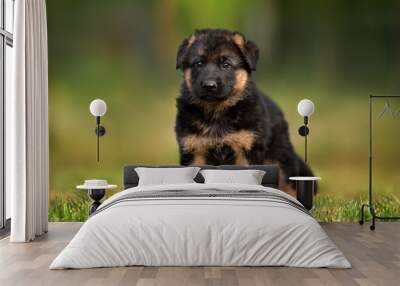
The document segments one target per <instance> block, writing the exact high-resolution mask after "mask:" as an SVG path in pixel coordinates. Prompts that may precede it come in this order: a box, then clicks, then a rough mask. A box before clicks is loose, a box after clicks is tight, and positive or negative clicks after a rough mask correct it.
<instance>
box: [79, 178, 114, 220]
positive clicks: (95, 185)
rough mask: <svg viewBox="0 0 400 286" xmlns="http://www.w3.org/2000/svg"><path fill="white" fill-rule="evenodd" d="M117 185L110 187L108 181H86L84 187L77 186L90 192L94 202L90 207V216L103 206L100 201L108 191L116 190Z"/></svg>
mask: <svg viewBox="0 0 400 286" xmlns="http://www.w3.org/2000/svg"><path fill="white" fill-rule="evenodd" d="M116 187H117V185H110V184H108V183H107V181H106V180H96V179H93V180H85V183H84V184H83V185H79V186H76V188H77V189H79V190H88V195H89V197H90V198H91V199H92V200H93V203H92V204H91V206H90V207H89V215H91V214H92V213H94V212H95V211H96V209H97V208H98V207H99V206H100V205H101V202H100V200H101V199H102V198H103V197H104V195H105V194H106V190H110V189H115V188H116Z"/></svg>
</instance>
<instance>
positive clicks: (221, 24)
mask: <svg viewBox="0 0 400 286" xmlns="http://www.w3.org/2000/svg"><path fill="white" fill-rule="evenodd" d="M377 5H378V4H377ZM376 8H377V7H374V6H373V5H367V4H364V3H358V2H354V3H347V4H346V5H337V4H336V2H335V1H328V2H324V3H316V1H313V2H308V3H304V2H300V1H299V3H297V2H293V3H290V4H288V3H284V2H282V1H269V0H252V1H247V2H246V4H244V3H243V1H239V0H221V1H213V0H205V1H179V0H177V1H155V0H150V1H133V0H123V1H118V3H116V2H115V1H107V0H96V1H94V0H86V1H70V0H69V1H67V0H59V1H49V2H48V3H47V10H48V38H49V112H50V167H51V170H50V172H51V174H50V175H51V182H50V186H51V190H50V204H49V205H50V209H49V219H50V220H52V221H73V220H85V219H86V218H87V210H88V207H89V204H90V203H91V202H90V200H89V199H88V196H87V193H86V191H77V190H76V189H75V187H76V185H78V184H80V183H82V182H84V181H85V180H89V179H94V178H98V179H104V180H107V182H109V183H110V184H116V185H118V188H116V189H115V190H113V191H110V192H107V195H110V194H112V193H113V192H117V191H120V190H121V188H122V168H123V166H124V165H126V164H149V165H162V164H195V163H199V164H203V163H211V164H219V163H224V164H232V163H234V164H246V163H257V164H262V163H264V162H270V161H274V162H278V163H280V165H281V168H282V170H283V171H284V172H283V173H282V174H283V177H282V183H283V185H284V186H286V187H288V189H290V188H292V189H293V184H292V185H291V184H290V182H289V181H288V179H287V178H288V177H289V176H292V175H299V174H300V175H301V174H306V175H315V176H318V177H321V178H322V179H321V181H319V183H318V194H317V195H316V197H315V208H314V209H313V210H312V212H313V214H314V215H315V216H316V217H317V219H319V220H321V221H358V219H359V218H358V215H359V209H360V207H361V205H362V203H363V202H365V201H366V200H367V198H368V108H367V106H368V98H369V94H371V93H375V92H376V93H379V94H396V93H397V94H399V93H400V86H399V81H398V74H399V70H400V54H399V53H398V51H399V50H400V42H399V41H395V40H394V39H396V38H397V35H398V29H397V27H398V26H399V24H400V23H399V17H398V13H397V11H398V5H397V3H395V1H384V2H382V3H379V11H381V13H376ZM354 11H357V19H358V20H357V21H354ZM71 15H74V17H73V18H71ZM370 23H374V24H373V25H371V24H370ZM205 28H212V29H217V28H218V29H224V30H225V29H226V30H229V31H231V32H233V31H238V32H239V33H237V34H234V33H232V34H229V33H231V32H226V33H228V37H230V38H231V39H232V40H230V41H229V44H228V43H224V42H220V40H219V39H218V40H217V38H216V37H214V36H210V35H209V36H210V37H209V39H211V38H212V39H213V40H207V37H208V36H207V37H205V38H203V39H201V40H200V38H197V37H196V36H195V38H194V39H193V38H192V35H193V32H194V31H195V30H202V29H205ZM198 33H199V34H198V36H200V34H202V32H198ZM207 33H208V32H207ZM211 33H213V32H211ZM221 33H222V32H221ZM223 33H225V32H223ZM223 33H222V34H223ZM203 34H204V32H203ZM195 35H196V33H195ZM225 36H226V35H225ZM185 39H186V40H185ZM214 40H215V41H214ZM217 42H218V44H220V45H221V48H222V47H224V49H220V51H219V52H217V53H214V52H211V54H208V51H207V49H206V48H207V47H208V46H209V45H211V46H213V45H214V44H216V43H217ZM199 43H201V45H200V44H199ZM214 46H215V45H214ZM202 49H203V50H202ZM215 50H218V49H215ZM222 50H224V52H226V53H227V54H222ZM177 51H179V52H178V56H177ZM213 53H214V54H213ZM212 54H213V55H212ZM217 55H218V56H217ZM199 56H200V58H199ZM213 56H215V57H214V58H213ZM211 58H213V60H214V62H213V65H211V66H210V65H209V63H210V62H212V60H211V61H210V60H209V59H211ZM217 58H218V61H216V60H217ZM217 65H218V73H215V70H214V73H213V72H211V71H212V70H213V68H214V67H215V66H217ZM188 66H190V69H188V68H187V67H188ZM177 67H178V69H176V68H177ZM185 67H186V68H185ZM189 70H190V72H189ZM201 71H203V72H204V71H205V72H204V73H203V72H201ZM210 74H211V75H212V74H213V76H210ZM244 87H246V88H244ZM249 87H250V88H249ZM261 91H262V93H261ZM243 92H245V93H246V94H247V93H249V94H251V96H250V98H253V99H254V100H255V103H254V102H253V103H248V104H243V105H240V108H239V107H238V108H237V110H236V111H235V112H232V113H231V114H229V115H228V116H223V117H219V118H215V117H213V115H218V114H219V112H215V111H216V110H223V109H224V108H226V107H227V106H228V107H229V105H232V104H233V105H236V103H237V99H238V98H239V99H240V96H241V95H242V94H243ZM210 94H211V95H213V97H212V98H207V97H209V96H210ZM228 95H230V96H228ZM232 95H233V96H232ZM219 96H220V97H224V98H222V100H221V102H224V104H222V105H219V104H215V103H214V102H213V100H214V99H215V98H216V97H219ZM225 97H226V98H225ZM304 98H308V99H311V100H312V101H313V102H314V103H315V106H316V107H317V112H315V114H314V115H313V116H312V117H310V118H308V121H307V124H308V126H309V128H310V129H311V130H312V132H311V133H310V134H309V135H308V136H307V138H308V144H307V145H308V146H307V150H308V151H307V165H306V164H305V163H304V161H305V160H304V159H305V158H304V137H302V136H300V135H299V133H298V127H299V126H300V125H302V124H303V120H304V118H302V117H301V116H299V114H298V112H297V104H298V103H299V102H300V100H302V99H304ZM94 99H102V100H104V101H105V102H106V103H107V114H106V115H105V116H103V117H101V125H102V126H105V127H106V128H107V134H106V136H102V137H101V139H100V142H101V148H100V150H101V151H100V152H101V156H100V160H99V162H97V149H96V148H95V147H96V146H97V139H98V138H97V137H96V136H95V135H96V134H95V133H94V131H93V130H94V128H95V125H94V123H95V122H94V118H93V115H92V114H90V112H89V109H88V107H89V104H90V103H91V102H92V101H93V100H94ZM188 99H189V100H188ZM217 101H218V100H217ZM188 102H189V103H188ZM193 102H197V104H195V106H194V105H193V104H192V103H193ZM240 102H241V104H242V103H244V102H242V101H241V100H240ZM377 108H378V107H377ZM199 109H201V112H200V113H199ZM207 110H208V112H209V116H205V115H206V114H207ZM210 111H212V112H210ZM375 114H376V115H377V116H378V117H379V118H380V121H381V122H382V126H380V127H382V128H377V131H376V133H375V135H376V138H378V139H377V140H376V142H375V143H374V144H375V146H374V147H375V148H376V150H377V152H378V153H379V157H380V158H382V159H381V161H379V162H377V163H376V166H375V169H374V170H375V171H374V172H376V175H377V177H378V178H379V180H376V182H375V184H376V188H377V189H379V191H377V192H375V198H376V200H377V201H376V208H377V209H380V210H381V211H382V212H384V213H383V214H382V215H385V216H386V215H393V214H397V213H400V203H399V199H398V197H399V195H400V189H399V188H398V184H397V185H396V183H395V182H396V178H398V172H399V169H398V167H397V165H398V159H399V158H398V157H396V156H397V154H398V152H397V149H398V134H399V132H398V131H399V129H398V128H399V124H398V120H397V119H399V118H400V107H399V106H398V105H397V104H396V103H395V102H393V101H387V102H386V104H385V103H383V106H382V105H380V106H379V110H376V113H375ZM210 115H211V116H210ZM389 115H390V116H389ZM217 117H218V116H217ZM389 117H390V119H393V118H394V119H396V120H390V121H389V120H387V119H388V118H389ZM213 120H214V122H218V124H213V123H212V121H213ZM383 123H385V124H383ZM215 126H218V127H215ZM238 126H239V127H238ZM272 126H274V127H276V128H275V129H274V130H272V129H273V128H272ZM193 130H195V132H193ZM227 130H228V131H229V132H226V131H227ZM210 134H211V135H213V136H210ZM271 134H273V135H271ZM194 135H196V136H197V137H196V136H194ZM214 135H216V136H214ZM210 138H218V140H214V139H210ZM267 147H268V148H269V149H270V150H267V152H266V149H267ZM311 170H312V171H311ZM284 188H285V187H284ZM382 205H384V206H385V207H384V208H382Z"/></svg>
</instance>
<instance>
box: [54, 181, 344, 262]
mask: <svg viewBox="0 0 400 286" xmlns="http://www.w3.org/2000/svg"><path fill="white" fill-rule="evenodd" d="M208 189H213V190H214V191H215V190H218V191H239V190H241V191H243V190H244V191H245V190H262V191H265V192H267V193H269V194H277V195H279V196H284V197H286V198H288V199H290V200H292V201H293V202H297V201H296V200H294V199H293V198H291V197H290V196H288V195H286V194H285V193H283V192H281V191H279V190H276V189H272V188H266V187H262V186H254V185H231V184H207V185H205V184H185V185H182V184H180V185H164V186H146V187H136V188H131V189H127V190H125V191H123V192H120V193H118V194H116V195H114V196H112V197H110V198H109V199H108V200H106V201H105V202H104V203H103V204H102V205H101V206H100V208H99V210H101V209H102V208H103V210H102V211H99V212H98V213H97V214H95V215H94V216H92V217H90V218H89V219H88V221H87V222H86V223H85V224H84V225H83V226H82V227H81V229H80V230H79V232H78V233H77V234H76V235H75V237H74V238H73V239H72V241H71V242H70V243H69V244H68V245H67V247H65V249H64V250H63V251H62V252H61V253H60V254H59V255H58V256H57V257H56V259H55V260H54V261H53V263H52V264H51V265H50V269H63V268H91V267H112V266H126V265H146V266H189V265H190V266H193V265H214V266H216V265H218V266H240V265H247V266H294V267H333V268H349V267H351V266H350V263H349V262H348V261H347V259H346V258H345V257H344V255H343V254H342V252H341V251H340V250H338V248H337V247H336V245H335V244H334V243H333V242H332V241H331V239H330V238H329V237H328V236H327V234H326V233H325V231H324V230H323V229H322V228H321V226H320V225H319V224H318V223H317V222H316V221H315V220H314V219H313V218H312V217H311V216H310V215H308V214H306V213H304V212H302V211H301V210H299V209H298V208H296V207H293V206H291V205H290V204H285V203H281V202H278V201H274V200H264V199H262V198H250V197H249V198H245V197H240V198H236V197H234V196H233V197H223V198H221V197H182V198H179V197H173V198H151V199H138V200H125V201H124V200H121V198H122V197H124V196H129V194H130V193H132V192H145V191H165V190H192V191H193V190H198V191H199V192H200V191H202V192H206V191H207V190H208ZM135 194H136V193H135ZM116 200H117V201H118V203H114V204H113V202H115V201H116ZM119 200H121V201H119ZM297 203H298V202H297ZM107 206H108V207H107Z"/></svg>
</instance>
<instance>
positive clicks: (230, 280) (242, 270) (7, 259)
mask: <svg viewBox="0 0 400 286" xmlns="http://www.w3.org/2000/svg"><path fill="white" fill-rule="evenodd" d="M80 226H81V224H80V223H50V228H49V233H48V234H47V235H45V236H43V237H42V238H40V239H38V240H36V241H34V242H32V243H22V244H11V243H9V241H8V238H5V239H3V240H1V241H0V285H1V286H9V285H10V286H17V285H29V286H34V285H40V286H42V285H57V286H61V285H68V286H75V285H85V286H87V285H136V286H155V285H157V286H161V285H166V286H179V285H199V286H211V285H227V286H248V285H249V286H250V285H255V286H263V285H290V286H291V285H349V286H351V285H362V286H364V285H365V286H367V285H368V286H369V285H382V286H390V285H400V223H378V225H377V229H376V231H375V232H372V231H370V230H369V229H368V225H364V226H359V225H358V224H355V223H347V224H346V223H331V224H322V226H323V228H324V229H325V230H326V231H327V232H328V234H329V236H330V237H331V238H332V240H333V241H335V243H336V244H337V245H338V247H339V248H340V249H341V250H342V251H343V252H344V254H345V255H346V257H347V258H348V259H349V260H350V262H351V263H352V265H353V268H352V269H348V270H343V269H305V268H289V267H121V268H101V269H86V270H52V271H51V270H48V267H49V264H50V263H51V261H52V260H53V259H54V257H55V256H56V255H57V254H58V253H59V252H60V251H61V250H62V249H63V247H64V246H65V245H66V244H67V243H68V241H69V240H70V239H71V238H72V237H73V235H74V234H75V233H76V232H77V230H78V229H79V228H80Z"/></svg>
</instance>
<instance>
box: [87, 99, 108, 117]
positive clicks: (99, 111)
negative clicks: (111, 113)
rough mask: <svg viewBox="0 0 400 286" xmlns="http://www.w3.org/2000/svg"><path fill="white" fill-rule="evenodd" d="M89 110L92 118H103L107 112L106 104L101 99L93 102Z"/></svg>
mask: <svg viewBox="0 0 400 286" xmlns="http://www.w3.org/2000/svg"><path fill="white" fill-rule="evenodd" d="M89 108H90V113H92V114H93V116H103V115H104V114H106V112H107V104H106V103H105V101H104V100H102V99H95V100H93V101H92V102H91V103H90V107H89Z"/></svg>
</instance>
